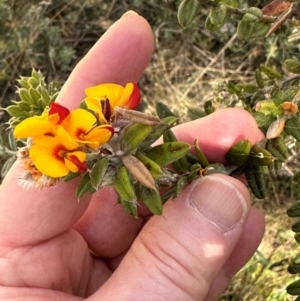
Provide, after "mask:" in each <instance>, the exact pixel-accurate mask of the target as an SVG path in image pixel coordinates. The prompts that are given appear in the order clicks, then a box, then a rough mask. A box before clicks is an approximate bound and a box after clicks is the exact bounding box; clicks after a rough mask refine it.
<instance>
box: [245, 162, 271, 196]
mask: <svg viewBox="0 0 300 301" xmlns="http://www.w3.org/2000/svg"><path fill="white" fill-rule="evenodd" d="M245 175H246V179H247V182H248V185H249V187H250V189H251V191H252V193H253V194H254V195H255V197H257V198H258V199H264V198H265V196H266V179H265V171H264V168H263V167H262V166H253V165H250V164H249V165H247V166H246V168H245Z"/></svg>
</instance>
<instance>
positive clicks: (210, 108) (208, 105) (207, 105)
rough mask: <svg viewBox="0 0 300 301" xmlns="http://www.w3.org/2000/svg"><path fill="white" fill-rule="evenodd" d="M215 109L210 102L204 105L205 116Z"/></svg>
mask: <svg viewBox="0 0 300 301" xmlns="http://www.w3.org/2000/svg"><path fill="white" fill-rule="evenodd" d="M215 110H216V109H215V108H214V106H213V104H212V102H211V101H210V100H208V101H206V102H205V103H204V111H205V113H206V115H209V114H211V113H213V112H214V111H215Z"/></svg>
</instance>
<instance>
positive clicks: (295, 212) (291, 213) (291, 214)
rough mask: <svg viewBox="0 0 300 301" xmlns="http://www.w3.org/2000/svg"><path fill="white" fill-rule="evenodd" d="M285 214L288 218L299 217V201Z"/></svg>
mask: <svg viewBox="0 0 300 301" xmlns="http://www.w3.org/2000/svg"><path fill="white" fill-rule="evenodd" d="M286 213H287V215H288V216H289V217H300V201H297V202H295V203H294V204H293V205H292V206H291V207H290V208H289V209H288V210H287V212H286Z"/></svg>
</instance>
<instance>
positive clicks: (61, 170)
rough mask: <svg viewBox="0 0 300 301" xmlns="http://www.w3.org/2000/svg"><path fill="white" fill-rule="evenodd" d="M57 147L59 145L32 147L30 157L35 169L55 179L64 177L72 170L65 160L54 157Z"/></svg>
mask: <svg viewBox="0 0 300 301" xmlns="http://www.w3.org/2000/svg"><path fill="white" fill-rule="evenodd" d="M51 146H52V147H51ZM55 146H57V145H46V146H43V145H32V146H31V147H30V149H29V155H30V158H31V159H32V161H33V162H34V164H35V167H36V168H37V169H38V170H39V171H40V172H42V173H43V174H45V175H47V176H49V177H53V178H59V177H64V176H66V175H67V174H68V173H69V172H70V170H69V169H68V168H67V167H66V165H65V163H64V160H63V158H60V157H58V156H55V155H54V153H53V148H54V147H55Z"/></svg>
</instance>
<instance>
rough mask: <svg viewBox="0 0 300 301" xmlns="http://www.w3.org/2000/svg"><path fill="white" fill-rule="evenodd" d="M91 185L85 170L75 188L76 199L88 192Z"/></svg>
mask: <svg viewBox="0 0 300 301" xmlns="http://www.w3.org/2000/svg"><path fill="white" fill-rule="evenodd" d="M91 188H93V187H92V184H91V178H90V174H89V173H88V172H87V173H85V174H84V175H83V177H82V178H81V180H80V182H79V184H78V186H77V189H76V197H77V199H78V201H79V200H80V199H81V198H82V197H83V196H84V195H85V194H87V193H88V192H90V190H91Z"/></svg>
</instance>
